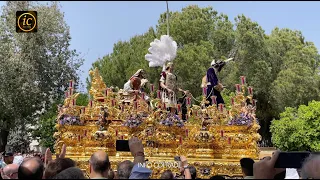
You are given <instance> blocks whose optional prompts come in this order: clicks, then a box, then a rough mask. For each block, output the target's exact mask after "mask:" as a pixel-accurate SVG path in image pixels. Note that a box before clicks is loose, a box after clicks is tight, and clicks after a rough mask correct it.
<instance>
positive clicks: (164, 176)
mask: <svg viewBox="0 0 320 180" xmlns="http://www.w3.org/2000/svg"><path fill="white" fill-rule="evenodd" d="M173 178H174V177H173V173H172V171H170V170H166V171H164V172H163V173H162V174H161V177H160V179H173Z"/></svg>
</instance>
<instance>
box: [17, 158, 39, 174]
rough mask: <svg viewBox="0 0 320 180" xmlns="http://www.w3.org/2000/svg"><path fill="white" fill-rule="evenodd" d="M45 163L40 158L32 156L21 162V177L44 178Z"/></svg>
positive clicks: (19, 171) (19, 172)
mask: <svg viewBox="0 0 320 180" xmlns="http://www.w3.org/2000/svg"><path fill="white" fill-rule="evenodd" d="M43 170H44V165H43V162H42V161H41V160H40V159H39V158H36V157H34V158H30V159H28V160H25V161H23V162H22V163H21V165H20V166H19V170H18V178H19V179H42V176H43Z"/></svg>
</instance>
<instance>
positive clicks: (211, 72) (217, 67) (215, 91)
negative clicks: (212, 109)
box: [206, 60, 226, 106]
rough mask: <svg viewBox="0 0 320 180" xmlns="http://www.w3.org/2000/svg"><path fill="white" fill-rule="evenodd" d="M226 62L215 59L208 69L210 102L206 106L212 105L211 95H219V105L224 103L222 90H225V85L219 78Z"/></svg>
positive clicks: (208, 97)
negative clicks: (219, 73)
mask: <svg viewBox="0 0 320 180" xmlns="http://www.w3.org/2000/svg"><path fill="white" fill-rule="evenodd" d="M225 64H226V63H225V62H223V61H218V62H216V61H215V60H213V61H212V62H211V67H210V68H209V69H208V71H207V84H206V85H207V101H208V102H209V104H206V106H209V105H212V99H211V96H216V97H217V106H218V104H224V100H223V98H222V96H221V93H220V92H221V91H222V90H223V85H222V84H221V83H220V81H219V79H218V76H217V74H218V72H220V71H221V69H222V67H223V66H224V65H225Z"/></svg>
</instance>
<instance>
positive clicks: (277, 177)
mask: <svg viewBox="0 0 320 180" xmlns="http://www.w3.org/2000/svg"><path fill="white" fill-rule="evenodd" d="M285 178H286V171H285V170H284V171H282V172H281V173H278V174H276V175H275V176H274V178H273V179H285Z"/></svg>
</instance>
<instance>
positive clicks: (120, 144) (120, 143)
mask: <svg viewBox="0 0 320 180" xmlns="http://www.w3.org/2000/svg"><path fill="white" fill-rule="evenodd" d="M116 150H117V151H124V152H130V148H129V141H128V140H117V141H116Z"/></svg>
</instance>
